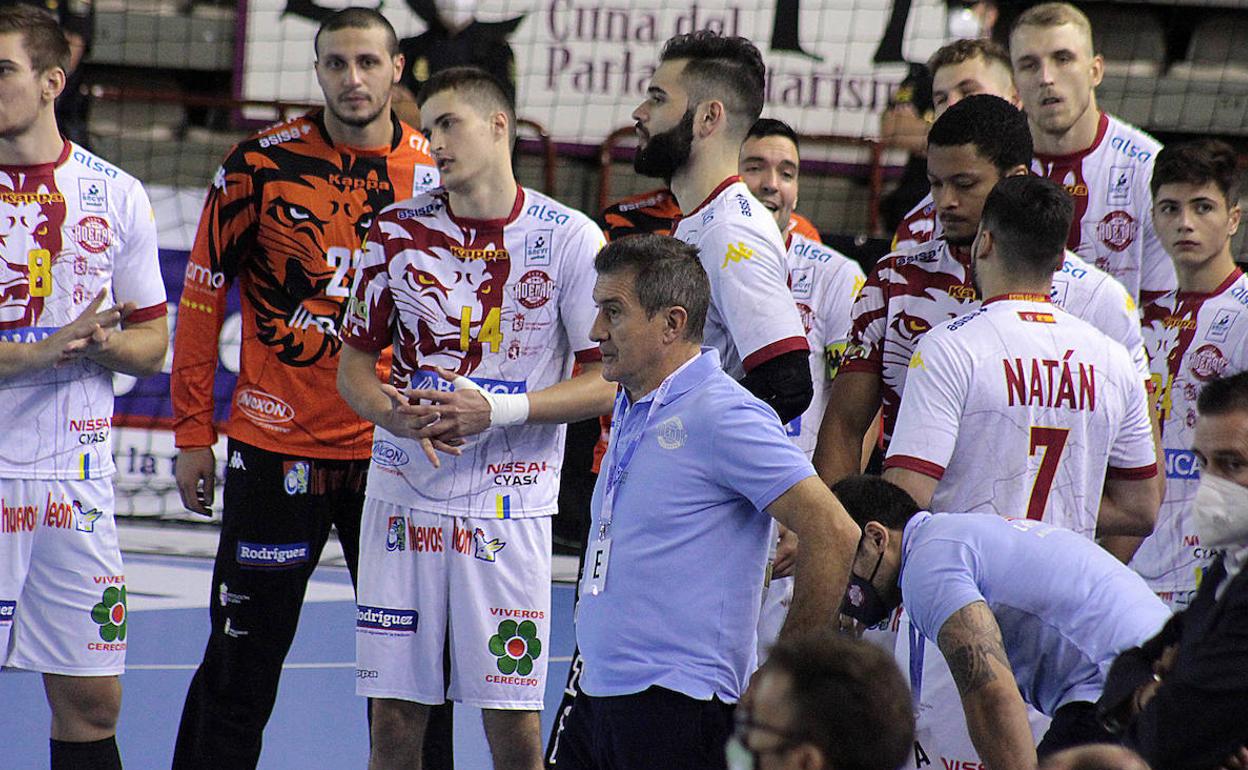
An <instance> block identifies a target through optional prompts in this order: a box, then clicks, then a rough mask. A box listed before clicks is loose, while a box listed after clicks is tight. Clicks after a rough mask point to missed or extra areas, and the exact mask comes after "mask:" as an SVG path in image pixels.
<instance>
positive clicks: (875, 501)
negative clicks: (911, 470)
mask: <svg viewBox="0 0 1248 770" xmlns="http://www.w3.org/2000/svg"><path fill="white" fill-rule="evenodd" d="M832 494H834V495H836V498H837V499H838V500H840V501H841V505H843V506H845V510H846V511H848V512H849V517H850V518H851V519H853V520H854V523H855V524H857V525H858V526H859V527H860V528H861V527H865V526H867V522H868V521H878V522H879V523H881V524H883V525H884V526H885V527H888V528H889V529H905V528H906V522H907V521H910V519H911V517H913V516H914V514H916V513H918V512H919V511H920V510H922V508H920V507H919V504H918V503H917V502H915V500H914V498H913V497H911V496H910V494H909V493H908V492H906V490H904V489H902V488H901V487H899V486H897V485H896V484H894V483H892V482H891V481H885V480H884V479H882V478H880V477H879V476H868V475H866V474H859V475H856V476H846V477H845V478H843V479H841V480H840V481H838V482H836V483H835V484H833V485H832Z"/></svg>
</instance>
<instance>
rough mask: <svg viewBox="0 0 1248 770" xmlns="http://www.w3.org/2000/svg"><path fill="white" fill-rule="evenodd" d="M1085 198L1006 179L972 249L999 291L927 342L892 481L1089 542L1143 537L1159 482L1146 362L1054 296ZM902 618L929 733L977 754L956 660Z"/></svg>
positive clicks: (928, 502)
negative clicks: (963, 710) (962, 710)
mask: <svg viewBox="0 0 1248 770" xmlns="http://www.w3.org/2000/svg"><path fill="white" fill-rule="evenodd" d="M937 198H938V200H939V199H940V192H939V190H938V191H937ZM1072 208H1073V206H1072V204H1071V200H1070V197H1069V196H1068V195H1067V194H1066V193H1065V192H1064V191H1063V190H1062V189H1061V188H1060V187H1059V186H1058V185H1056V184H1054V183H1052V182H1050V181H1048V180H1045V179H1041V178H1038V177H1031V176H1026V175H1020V176H1012V177H1007V178H1005V179H1002V180H1001V181H1000V182H998V184H997V186H996V187H995V188H994V189H993V191H992V193H991V194H990V195H989V197H988V199H987V201H986V202H985V203H984V210H983V216H982V219H981V222H980V226H979V233H978V235H977V238H976V241H975V243H974V244H973V248H974V249H975V251H976V255H975V257H974V258H973V267H974V271H975V279H976V283H977V285H978V287H979V289H980V290H981V292H982V293H983V294H984V295H985V296H986V297H988V298H989V299H988V300H987V301H986V302H985V304H984V305H983V306H982V307H980V308H979V309H978V310H976V311H975V312H973V313H970V314H968V315H965V316H962V317H961V318H958V319H956V320H953V321H950V322H947V323H945V324H943V325H941V326H938V327H937V328H936V329H933V330H932V331H931V332H929V333H927V334H926V335H924V337H923V339H922V340H921V341H920V342H919V344H918V347H917V349H916V350H915V352H914V354H913V355H912V357H911V359H910V364H909V366H910V370H909V375H908V377H907V380H906V394H905V397H904V398H903V399H902V403H901V410H900V414H899V417H898V421H897V425H896V431H895V433H894V436H893V440H892V442H891V443H890V444H889V453H888V459H887V460H886V462H885V478H887V479H889V480H890V481H893V482H894V483H896V484H898V485H899V486H901V487H902V488H903V489H906V491H907V492H909V493H910V494H911V495H912V496H914V497H915V499H916V500H918V501H919V503H920V505H922V506H924V507H932V508H933V509H937V510H959V511H976V510H979V511H984V512H996V513H998V514H1000V515H1017V512H1020V511H1021V512H1028V513H1029V515H1030V516H1031V517H1033V518H1037V519H1044V520H1046V521H1048V522H1049V523H1056V524H1057V525H1059V526H1064V527H1067V528H1071V529H1074V530H1075V531H1077V532H1080V533H1081V534H1083V535H1085V536H1087V537H1091V536H1092V535H1093V533H1094V532H1097V531H1100V532H1102V533H1103V534H1111V535H1140V534H1143V533H1146V532H1147V531H1148V529H1149V528H1150V527H1151V525H1152V521H1153V518H1152V517H1153V516H1154V515H1155V513H1156V506H1157V505H1158V504H1159V502H1160V498H1161V490H1160V486H1159V483H1158V482H1159V481H1160V477H1159V476H1158V475H1157V469H1156V462H1155V451H1154V447H1153V444H1152V440H1151V435H1152V429H1151V425H1150V423H1149V419H1148V410H1147V404H1146V393H1145V389H1144V383H1143V381H1142V379H1141V378H1140V374H1139V370H1138V367H1137V366H1136V364H1135V363H1134V362H1132V360H1131V357H1130V356H1129V355H1128V354H1127V352H1126V350H1125V349H1124V348H1123V347H1122V346H1121V345H1120V344H1118V343H1117V342H1115V341H1113V340H1111V339H1110V338H1108V337H1107V336H1106V335H1104V334H1102V333H1100V332H1099V331H1097V330H1096V329H1095V328H1093V327H1092V326H1090V325H1089V324H1087V323H1084V322H1082V321H1081V320H1079V319H1078V318H1075V317H1074V316H1072V315H1070V314H1067V313H1065V312H1063V311H1062V310H1060V309H1059V308H1056V307H1054V306H1053V305H1052V304H1051V303H1050V301H1049V298H1048V295H1047V294H1046V293H1045V291H1044V289H1045V287H1046V284H1049V283H1050V281H1051V277H1050V276H1051V275H1052V273H1051V271H1052V270H1053V267H1054V266H1055V265H1056V264H1057V263H1058V262H1059V261H1060V260H1061V254H1062V243H1063V241H1064V233H1065V231H1066V227H1067V226H1068V225H1069V221H1070V219H1069V218H1070V216H1071V214H1072ZM1107 465H1108V467H1109V469H1110V472H1109V473H1108V474H1107V472H1106V466H1107ZM1102 494H1103V495H1104V498H1105V500H1106V502H1105V504H1104V505H1102V506H1101V513H1100V514H1099V517H1098V515H1097V513H1096V510H1097V507H1098V505H1099V504H1101V499H1102ZM1007 505H1008V506H1012V508H1007V507H1006V506H1007ZM950 506H952V507H950ZM903 628H905V629H906V633H904V634H902V635H901V638H899V639H898V645H897V654H898V659H899V662H902V663H903V668H906V669H908V670H911V671H912V679H913V680H914V681H916V682H917V683H918V684H917V685H916V688H915V689H916V693H917V701H916V702H917V703H918V704H919V705H918V708H919V716H918V722H919V725H920V727H919V729H918V732H919V734H920V736H922V737H921V742H923V743H925V745H926V746H927V748H928V750H929V751H931V752H932V753H933V754H937V755H939V756H940V757H941V758H942V761H943V760H944V759H950V760H953V761H966V760H967V759H968V758H973V757H974V747H973V746H972V745H971V743H970V741H969V737H968V736H967V733H966V729H965V722H964V721H963V720H962V719H961V717H960V715H958V714H957V712H956V709H952V708H950V706H951V704H952V703H953V702H955V701H954V699H955V698H956V697H957V695H956V690H955V689H954V687H953V686H952V682H951V678H950V675H949V673H948V667H947V666H945V665H944V664H943V662H942V661H941V659H940V656H939V654H938V652H937V651H936V650H935V648H934V646H933V645H932V644H931V643H924V641H923V639H922V638H921V637H920V636H918V635H917V634H916V632H915V630H914V626H913V624H911V623H910V622H909V620H908V619H907V620H905V621H904V622H903ZM915 672H918V674H917V675H915ZM1032 724H1033V729H1034V728H1037V727H1040V726H1041V725H1039V724H1038V723H1037V720H1036V719H1033V723H1032Z"/></svg>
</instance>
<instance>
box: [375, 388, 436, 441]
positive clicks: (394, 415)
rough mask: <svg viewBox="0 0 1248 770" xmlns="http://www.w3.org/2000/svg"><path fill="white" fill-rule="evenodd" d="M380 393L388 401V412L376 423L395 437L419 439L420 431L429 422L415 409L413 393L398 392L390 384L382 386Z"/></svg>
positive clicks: (428, 419)
mask: <svg viewBox="0 0 1248 770" xmlns="http://www.w3.org/2000/svg"><path fill="white" fill-rule="evenodd" d="M381 392H382V393H385V394H386V396H387V397H388V398H389V399H390V411H389V412H386V414H385V415H384V416H383V417H382V418H381V419H380V420H378V421H377V424H378V425H380V426H381V427H383V428H385V429H386V430H388V431H390V432H391V433H393V434H394V435H396V436H402V437H403V438H410V439H420V438H422V436H421V435H420V429H421V428H423V427H425V426H426V425H428V424H429V423H430V422H431V419H430V418H429V417H428V416H427V415H421V414H419V413H418V412H417V411H416V409H417V407H416V397H415V396H414V395H413V394H414V393H415V391H411V390H409V391H407V392H406V393H403V392H400V391H399V389H398V388H396V387H394V386H393V385H390V384H383V385H382V386H381Z"/></svg>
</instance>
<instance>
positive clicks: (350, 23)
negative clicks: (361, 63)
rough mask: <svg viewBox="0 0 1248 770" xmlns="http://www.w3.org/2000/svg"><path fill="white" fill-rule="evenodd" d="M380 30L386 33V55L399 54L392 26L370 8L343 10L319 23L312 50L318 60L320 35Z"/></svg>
mask: <svg viewBox="0 0 1248 770" xmlns="http://www.w3.org/2000/svg"><path fill="white" fill-rule="evenodd" d="M375 28H376V29H382V30H385V33H386V53H388V54H390V55H391V56H394V55H396V54H398V52H399V36H398V35H396V34H395V33H394V26H393V25H392V24H390V21H389V20H388V19H387V18H386V17H385V16H382V15H381V13H380V12H379V11H377V10H374V9H372V8H343V9H342V10H341V11H335V12H334V13H332V14H330V15H329V16H328V17H326V19H325V21H322V22H321V26H320V27H318V28H317V30H316V37H314V38H313V39H312V48H313V50H315V51H316V55H317V57H318V58H319V57H320V55H321V34H322V33H324V32H337V31H338V30H340V29H375Z"/></svg>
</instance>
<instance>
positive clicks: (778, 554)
mask: <svg viewBox="0 0 1248 770" xmlns="http://www.w3.org/2000/svg"><path fill="white" fill-rule="evenodd" d="M739 166H740V171H741V180H742V181H743V182H745V184H746V186H747V187H749V189H750V193H751V194H752V195H754V197H756V198H758V200H759V202H760V203H762V204H763V208H765V209H767V210H768V211H770V212H771V213H772V216H773V217H774V218H775V220H776V224H777V225H780V224H781V223H784V224H785V225H787V224H788V222H789V221H790V220H791V218H792V214H793V209H794V208H795V207H796V206H797V198H798V178H799V171H800V169H801V157H800V154H799V147H798V140H797V133H796V132H795V131H794V130H793V129H792V128H791V127H790V126H789V125H788V124H787V123H784V122H783V121H779V120H775V119H772V118H760V119H759V120H758V121H757V122H756V123H755V124H754V125H753V126H752V127H751V128H750V131H749V134H748V135H747V137H746V140H745V142H744V143H742V145H741V159H740V164H739ZM785 241H786V243H785V246H786V247H787V248H788V253H787V261H788V268H789V290H790V292H791V293H792V295H793V300H794V301H795V302H796V304H797V309H798V313H799V314H800V316H801V319H802V326H803V328H804V329H805V330H806V340H807V342H808V343H809V344H810V350H811V355H810V377H811V383H812V385H813V390H814V397H813V398H812V399H811V402H810V406H809V407H808V408H807V409H806V411H805V412H803V413H802V414H801V415H799V416H798V417H796V418H795V419H793V420H792V421H790V422H789V424H788V425H786V426H785V429H786V432H787V433H788V435H789V436H790V437H792V439H793V443H795V444H797V446H798V447H799V448H800V449H801V450H802V451H804V452H805V453H806V456H807V457H810V456H811V455H813V454H814V451H815V438H816V436H817V435H818V432H819V421H820V420H821V419H823V410H824V406H825V404H827V397H828V393H827V385H828V383H829V382H831V380H832V378H833V377H835V376H836V372H837V370H838V369H839V368H840V365H841V357H842V356H843V355H844V353H845V345H846V341H847V338H848V336H849V311H850V307H851V306H852V305H853V301H854V297H856V296H857V294H858V291H859V289H861V288H862V284H863V282H864V281H865V280H866V276H865V275H864V274H863V272H862V268H861V267H859V266H858V263H857V262H854V261H853V260H851V259H849V258H848V257H846V256H845V255H843V254H841V253H840V252H838V251H836V250H835V249H832V248H829V247H827V246H824V245H823V244H821V243H818V242H816V241H812V240H811V239H809V238H807V237H805V236H803V235H800V234H798V233H794V232H789V233H788V234H787V235H786V237H785ZM776 526H778V525H776ZM796 541H797V538H796V536H794V535H793V534H792V533H791V532H788V531H787V530H786V531H784V532H783V535H782V536H781V538H780V545H779V546H777V547H776V548H775V553H774V554H772V562H771V565H772V568H771V570H770V571H769V573H768V574H769V576H770V580H769V582H768V584H767V585H766V586H765V591H764V593H763V610H762V612H761V613H760V614H759V628H758V649H759V660H763V659H765V658H766V652H767V648H768V647H770V646H771V644H772V643H773V642H775V640H776V637H777V635H778V634H779V633H780V626H781V625H782V624H783V623H784V618H785V614H786V612H787V610H788V606H789V602H790V600H791V599H792V596H793V579H792V567H793V557H794V555H795V553H796V550H797V542H796Z"/></svg>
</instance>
